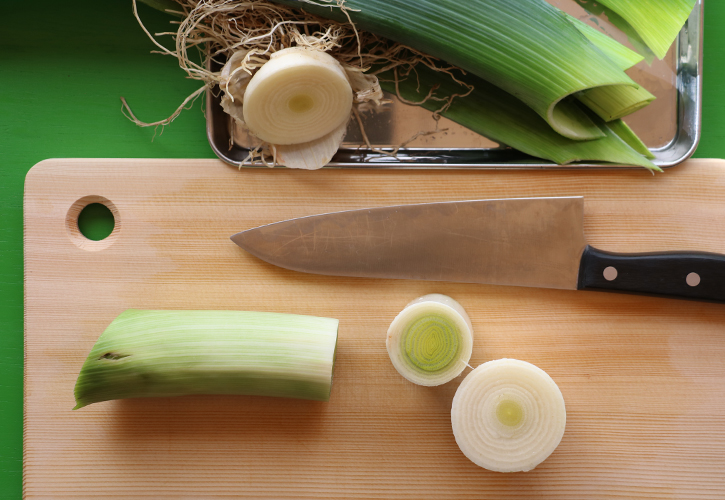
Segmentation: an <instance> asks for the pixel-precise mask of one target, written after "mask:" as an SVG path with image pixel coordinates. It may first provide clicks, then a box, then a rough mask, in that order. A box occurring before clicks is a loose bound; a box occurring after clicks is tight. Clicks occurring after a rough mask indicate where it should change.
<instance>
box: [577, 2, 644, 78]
mask: <svg viewBox="0 0 725 500" xmlns="http://www.w3.org/2000/svg"><path fill="white" fill-rule="evenodd" d="M567 19H569V21H571V23H572V24H573V25H574V27H575V28H576V29H578V30H579V31H581V32H582V35H584V36H585V37H587V39H588V40H589V41H590V42H592V43H593V44H594V45H596V46H597V47H598V48H599V50H601V51H602V52H604V54H605V55H606V56H607V57H608V58H610V59H611V60H612V61H613V62H614V63H615V64H616V65H617V66H619V67H620V68H622V69H623V70H627V69H629V68H631V67H632V66H634V65H635V64H638V63H640V62H641V61H643V60H644V56H643V55H641V54H638V53H637V52H635V51H633V50H632V49H630V48H628V47H625V46H624V45H622V44H621V43H619V42H618V41H616V40H615V39H614V38H612V37H610V36H607V35H605V34H604V33H602V32H601V31H599V30H597V29H596V28H594V27H592V26H589V25H588V24H587V23H585V22H584V21H582V20H580V19H577V18H576V17H574V16H570V15H569V14H567Z"/></svg>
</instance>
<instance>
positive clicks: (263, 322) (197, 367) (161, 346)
mask: <svg viewBox="0 0 725 500" xmlns="http://www.w3.org/2000/svg"><path fill="white" fill-rule="evenodd" d="M337 329H338V320H336V319H331V318H318V317H312V316H299V315H292V314H278V313H264V312H246V311H146V310H128V311H126V312H124V313H122V314H121V315H120V316H118V317H117V318H116V319H115V320H114V321H113V322H112V323H111V324H110V325H109V326H108V328H107V329H106V330H105V331H104V332H103V334H102V335H101V337H100V338H99V339H98V341H97V342H96V344H95V345H94V346H93V349H92V350H91V352H90V354H89V355H88V358H87V359H86V361H85V363H84V364H83V367H82V368H81V371H80V374H79V375H78V380H77V382H76V386H75V399H76V407H75V408H74V409H78V408H82V407H84V406H87V405H89V404H91V403H97V402H100V401H107V400H111V399H122V398H136V397H164V396H181V395H187V394H239V395H262V396H276V397H290V398H301V399H312V400H319V401H327V400H329V398H330V388H331V385H332V372H333V365H334V360H335V347H336V344H337Z"/></svg>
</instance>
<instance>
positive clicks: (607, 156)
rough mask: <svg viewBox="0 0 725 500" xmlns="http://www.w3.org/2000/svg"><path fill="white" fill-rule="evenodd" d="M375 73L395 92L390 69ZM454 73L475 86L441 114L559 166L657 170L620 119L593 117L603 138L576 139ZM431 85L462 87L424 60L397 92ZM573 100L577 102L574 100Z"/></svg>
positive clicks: (449, 90) (423, 91) (432, 104)
mask: <svg viewBox="0 0 725 500" xmlns="http://www.w3.org/2000/svg"><path fill="white" fill-rule="evenodd" d="M379 77H380V84H381V85H382V86H383V88H384V89H385V90H387V91H389V92H391V93H396V85H395V83H394V79H395V76H394V74H392V73H391V72H388V73H384V74H380V75H379ZM456 78H458V79H459V80H461V81H463V82H464V83H466V84H469V85H472V86H473V87H474V89H473V91H472V92H471V93H470V94H469V95H467V96H465V97H456V98H455V99H454V100H453V102H452V104H451V106H450V107H448V108H447V109H446V110H445V111H443V112H442V113H441V114H442V115H443V116H445V117H446V118H449V119H451V120H453V121H455V122H457V123H460V124H461V125H463V126H465V127H467V128H468V129H470V130H473V131H474V132H477V133H479V134H481V135H483V136H485V137H488V138H490V139H492V140H494V141H496V142H499V143H501V144H505V145H508V146H510V147H512V148H514V149H517V150H519V151H521V152H523V153H526V154H529V155H531V156H535V157H537V158H543V159H547V160H550V161H553V162H555V163H558V164H560V165H565V164H567V163H572V162H576V161H600V162H610V163H615V164H620V165H638V166H642V167H645V168H647V169H650V170H655V171H661V169H660V168H659V167H657V166H656V165H655V164H653V163H652V162H651V161H649V160H648V159H647V158H645V157H644V156H643V154H640V153H644V152H646V156H651V153H649V151H648V150H647V148H646V147H645V146H644V144H642V143H641V141H639V139H637V137H636V136H635V135H634V133H633V132H632V131H631V130H630V129H629V127H627V126H626V125H624V124H623V123H620V121H621V120H619V121H614V122H610V123H609V124H607V123H604V122H603V121H602V120H601V119H599V118H598V117H596V116H595V117H594V119H596V120H597V123H598V125H597V126H598V127H599V128H600V130H601V131H602V134H603V135H604V137H603V138H601V139H596V140H591V141H574V140H571V139H568V138H566V137H564V136H562V135H560V134H558V133H557V132H556V131H554V129H552V128H551V127H550V126H549V124H548V123H547V122H546V121H544V120H543V119H542V118H541V117H540V116H539V115H538V114H536V113H535V112H534V111H533V110H531V109H530V108H529V107H528V106H526V105H525V104H524V103H523V102H521V101H519V100H518V99H516V98H515V97H514V96H512V95H510V94H507V93H506V92H504V91H503V90H501V89H499V88H498V87H495V86H494V85H491V84H490V83H488V82H486V81H485V80H482V79H480V78H476V77H474V76H472V75H459V74H456ZM434 87H436V91H435V93H436V95H437V96H439V97H440V98H443V99H445V98H447V97H450V96H452V95H455V94H458V95H461V94H464V93H465V92H466V89H465V88H464V87H462V86H460V85H459V84H457V83H456V82H454V81H453V80H452V79H451V78H449V77H447V76H446V75H441V74H440V73H438V72H436V71H434V70H431V69H429V68H427V67H426V66H424V65H418V66H417V67H416V71H415V75H414V76H413V75H411V76H410V77H408V78H406V79H404V80H402V81H399V83H398V85H397V92H399V93H400V95H402V96H403V98H405V99H407V100H410V101H413V102H420V101H421V100H423V98H424V97H425V96H426V95H427V94H428V92H429V91H430V90H431V89H433V88H434ZM571 104H572V105H578V103H577V102H576V101H575V100H572V102H571ZM421 106H423V107H425V108H426V109H429V110H433V111H435V110H437V109H439V108H441V107H442V103H441V102H440V101H435V100H428V101H426V102H424V103H423V104H421ZM610 125H611V126H610ZM620 132H621V133H625V132H626V137H624V138H623V137H620V136H619V135H618V134H619V133H620ZM635 143H637V144H638V145H639V146H638V149H637V150H635V149H633V148H632V147H631V146H630V144H635Z"/></svg>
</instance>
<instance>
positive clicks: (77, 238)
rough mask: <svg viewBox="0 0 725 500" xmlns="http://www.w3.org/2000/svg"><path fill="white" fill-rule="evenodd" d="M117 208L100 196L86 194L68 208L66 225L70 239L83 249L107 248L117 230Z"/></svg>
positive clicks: (114, 237)
mask: <svg viewBox="0 0 725 500" xmlns="http://www.w3.org/2000/svg"><path fill="white" fill-rule="evenodd" d="M119 221H120V219H119V216H118V209H117V208H116V206H115V205H114V204H113V203H111V201H110V200H108V199H106V198H104V197H102V196H86V197H83V198H81V199H80V200H78V201H76V202H75V203H74V204H73V205H72V206H71V208H70V210H68V216H67V219H66V225H67V228H68V232H69V235H70V238H71V240H72V241H73V243H75V244H76V245H77V246H79V247H80V248H83V249H84V250H90V251H97V250H103V249H104V248H108V247H109V246H110V245H111V244H112V243H113V242H114V240H115V239H116V236H117V234H118V231H119V226H120V225H119Z"/></svg>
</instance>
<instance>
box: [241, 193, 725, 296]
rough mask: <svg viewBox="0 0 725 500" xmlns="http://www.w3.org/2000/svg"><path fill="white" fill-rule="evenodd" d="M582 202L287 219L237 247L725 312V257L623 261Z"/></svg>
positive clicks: (304, 266)
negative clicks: (601, 243) (606, 245)
mask: <svg viewBox="0 0 725 500" xmlns="http://www.w3.org/2000/svg"><path fill="white" fill-rule="evenodd" d="M583 219H584V199H583V198H582V197H560V198H518V199H507V200H474V201H455V202H444V203H424V204H418V205H401V206H392V207H381V208H371V209H365V210H350V211H345V212H336V213H329V214H321V215H313V216H309V217H301V218H298V219H290V220H286V221H282V222H277V223H273V224H268V225H266V226H261V227H257V228H254V229H249V230H247V231H243V232H241V233H238V234H235V235H234V236H232V237H231V239H232V241H234V243H236V244H237V245H239V246H240V247H242V248H243V249H244V250H246V251H248V252H250V253H251V254H253V255H255V256H257V257H259V258H260V259H263V260H265V261H267V262H269V263H271V264H274V265H276V266H280V267H284V268H287V269H292V270H295V271H302V272H306V273H315V274H327V275H336V276H360V277H372V278H402V279H419V280H434V281H457V282H466V283H487V284H496V285H517V286H532V287H545V288H562V289H571V290H606V291H619V292H627V293H640V294H647V295H660V296H666V297H673V298H687V299H696V300H706V301H715V302H725V256H724V255H719V254H714V253H705V252H690V251H686V252H659V253H641V254H617V253H610V252H605V251H602V250H597V249H595V248H593V247H591V246H589V245H587V243H586V240H585V238H584V230H583V223H584V221H583Z"/></svg>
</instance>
